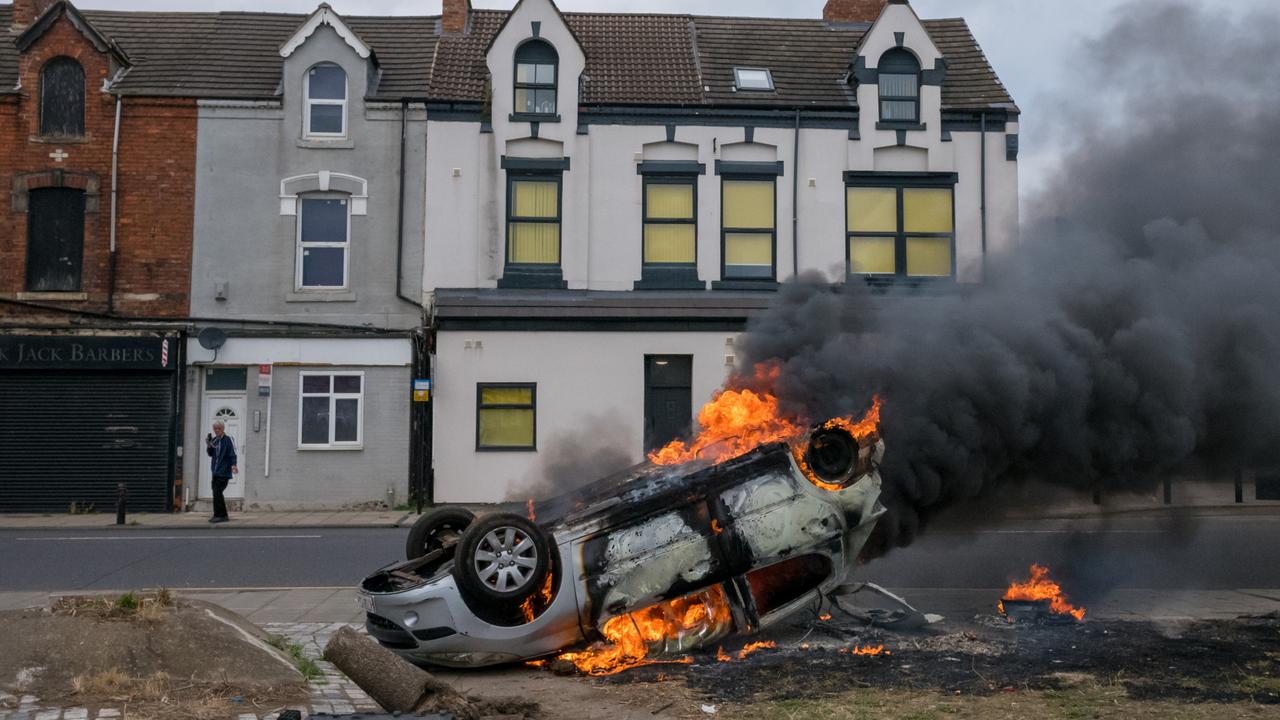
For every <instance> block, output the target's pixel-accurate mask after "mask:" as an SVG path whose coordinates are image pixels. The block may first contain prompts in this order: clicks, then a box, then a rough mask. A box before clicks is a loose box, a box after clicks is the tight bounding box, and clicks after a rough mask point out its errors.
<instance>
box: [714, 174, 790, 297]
mask: <svg viewBox="0 0 1280 720" xmlns="http://www.w3.org/2000/svg"><path fill="white" fill-rule="evenodd" d="M775 192H776V188H775V181H774V179H773V178H769V179H768V180H758V179H749V180H748V179H736V178H725V179H724V180H723V184H722V187H721V193H722V201H721V212H722V216H721V218H722V219H721V233H722V235H721V246H722V248H723V256H722V260H721V262H722V273H721V274H722V277H724V278H725V279H726V280H772V279H774V277H775V274H774V268H775V252H774V251H775V246H776V240H777V232H776V225H777V223H776V216H777V210H776V207H775V200H776V197H775Z"/></svg>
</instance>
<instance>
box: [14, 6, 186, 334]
mask: <svg viewBox="0 0 1280 720" xmlns="http://www.w3.org/2000/svg"><path fill="white" fill-rule="evenodd" d="M6 16H7V17H6ZM0 25H3V27H5V28H6V29H7V31H8V33H9V36H10V38H11V40H12V46H11V47H8V46H6V47H4V48H0V187H2V188H5V189H6V190H7V192H5V193H4V194H3V196H0V299H4V300H17V301H22V302H30V303H35V304H39V305H47V306H51V307H58V308H62V309H64V310H67V311H89V312H93V313H104V314H113V315H120V316H122V317H150V318H159V317H174V318H181V317H185V316H186V315H187V313H188V295H189V292H190V285H191V282H190V269H191V226H192V213H193V204H194V198H195V187H194V177H195V134H196V104H195V100H194V99H182V98H171V97H164V98H151V97H145V96H137V95H126V94H124V93H122V92H120V91H119V90H118V89H117V88H115V87H113V86H114V85H115V84H116V83H115V81H116V80H117V79H119V78H121V77H123V76H125V75H127V73H128V72H129V71H130V70H132V63H131V60H130V58H129V56H128V55H126V54H125V51H124V50H123V49H121V47H120V46H119V45H117V43H116V41H115V40H113V39H112V38H109V37H107V36H105V35H103V34H102V33H101V32H100V31H99V30H98V29H97V28H96V27H95V26H94V25H93V24H92V23H91V22H89V21H88V20H87V19H85V17H84V16H83V15H81V14H80V13H79V12H78V11H77V10H76V9H75V8H74V6H72V5H71V4H70V3H67V2H64V1H63V0H56V1H55V2H49V0H16V1H15V3H14V4H13V5H12V6H9V7H8V8H6V7H3V6H0ZM0 44H3V43H0ZM5 53H13V54H14V57H12V58H5V57H3V54H5ZM6 60H7V61H8V62H5V61H6ZM4 66H8V67H4ZM77 66H78V70H79V71H78V72H77ZM14 70H16V77H6V75H7V74H9V73H11V72H13V71H14ZM61 75H67V76H69V80H70V82H69V83H67V82H64V80H65V79H64V78H62V77H61ZM81 75H82V76H83V83H82V87H81V88H80V89H81V90H82V92H81V93H80V94H79V97H78V98H76V97H72V98H57V97H51V95H54V94H55V93H54V92H53V90H52V89H51V86H54V85H56V84H57V83H59V82H64V84H75V85H80V76H81ZM63 105H66V106H65V107H63ZM77 106H78V107H77ZM117 112H118V114H119V125H118V144H117V124H116V123H117V120H116V118H117ZM53 115H58V117H51V116H53ZM67 115H70V117H66V116H67ZM113 159H114V160H115V161H116V162H115V165H114V167H115V173H114V177H115V178H116V181H115V183H114V184H113V182H112V178H113ZM59 190H61V191H62V192H56V191H59ZM40 191H45V192H40ZM51 191H53V192H51ZM113 191H114V193H115V206H114V207H115V210H114V213H113V203H112V199H113V198H112V194H113ZM33 193H34V195H35V198H36V200H35V206H34V210H33V204H32V198H33ZM77 195H78V196H79V198H77V197H76V196H77ZM55 196H61V197H55ZM81 204H82V205H83V211H82V212H83V223H82V224H81V223H76V225H77V226H78V227H79V226H81V225H82V227H83V233H82V236H81V237H79V238H77V237H76V232H75V229H76V228H66V227H56V228H48V226H47V224H42V222H41V218H40V217H39V213H40V212H43V211H44V208H45V207H51V206H57V207H58V208H60V209H61V208H63V206H64V205H65V206H66V207H67V208H70V212H71V213H73V214H75V215H77V216H78V215H80V214H81V210H80V206H81ZM64 214H65V213H64ZM113 215H114V217H113ZM113 219H114V223H113ZM33 220H34V221H35V227H33V225H32V221H33ZM113 224H114V231H115V232H114V237H113V232H112V229H113ZM42 232H53V233H54V234H57V233H68V232H69V233H70V237H66V236H59V237H57V238H55V240H56V241H57V242H58V243H59V245H60V247H59V248H57V249H58V250H63V251H69V252H70V257H66V256H65V255H62V254H60V255H58V257H52V256H51V255H52V254H51V253H44V254H42V253H41V251H40V249H39V248H36V251H35V252H34V253H33V252H32V246H31V241H32V239H33V237H35V238H39V237H41V233H42ZM33 233H34V235H33ZM77 240H79V241H80V242H79V247H76V245H77ZM113 253H114V255H115V258H114V262H113V258H112V255H113ZM77 254H78V255H79V257H80V263H78V266H77V263H75V262H74V261H75V259H76V257H75V256H76V255H77ZM64 257H65V260H64V259H63V258H64ZM59 260H62V262H59ZM50 264H51V265H52V266H50ZM17 307H18V306H14V305H8V306H7V308H6V310H5V313H6V314H13V313H14V312H15V311H16V308H17ZM21 311H22V312H24V313H26V312H37V313H41V314H44V313H43V312H42V311H39V310H35V309H34V308H30V307H28V308H22V309H21Z"/></svg>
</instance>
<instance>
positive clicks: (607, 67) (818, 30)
mask: <svg viewBox="0 0 1280 720" xmlns="http://www.w3.org/2000/svg"><path fill="white" fill-rule="evenodd" d="M10 13H11V6H9V5H0V28H5V27H7V26H8V24H9V17H10ZM84 15H85V17H87V18H88V19H89V21H90V22H91V23H93V25H94V26H95V27H96V28H97V29H98V30H99V31H101V32H102V33H103V34H104V35H106V36H108V37H110V38H112V39H113V40H115V42H116V43H118V44H119V46H120V47H121V48H122V49H123V50H124V51H125V52H126V53H127V54H128V55H129V57H130V59H131V60H132V61H133V64H134V66H133V68H132V69H131V70H130V71H129V73H128V74H127V75H126V76H125V78H124V80H123V81H121V83H120V84H119V86H118V88H119V91H120V92H122V93H124V94H134V95H158V96H173V97H202V98H230V99H237V98H239V99H267V98H273V97H276V96H277V93H278V91H279V84H280V72H281V65H282V62H283V61H282V59H281V58H280V55H279V48H280V46H281V45H282V44H283V43H284V42H285V41H286V40H287V39H288V38H289V36H290V35H292V34H293V32H294V31H295V30H296V29H297V28H298V27H299V26H300V25H301V24H302V23H303V21H305V20H306V17H307V16H305V15H299V14H283V13H248V12H223V13H186V12H123V11H102V10H86V11H84ZM507 15H508V13H507V12H506V11H500V10H475V11H474V12H473V14H472V18H471V26H470V32H469V33H468V34H467V35H458V36H442V35H440V31H439V17H438V16H428V17H391V16H384V17H344V18H343V19H344V20H345V21H346V22H347V24H348V25H349V26H350V27H351V29H352V30H353V31H355V32H356V33H357V34H358V35H359V36H360V37H361V39H363V40H364V41H365V42H366V43H368V44H369V45H370V46H371V47H372V48H373V51H374V54H375V55H376V57H377V59H378V62H379V64H380V67H381V70H382V74H381V78H380V82H379V83H378V85H377V89H376V91H375V94H374V98H375V99H383V100H398V99H401V98H414V99H430V100H433V101H441V102H456V103H482V102H484V100H485V92H486V91H485V87H486V83H487V74H488V73H487V68H486V67H485V59H484V54H485V51H486V49H487V48H488V46H489V43H490V41H491V40H492V38H493V36H494V34H495V33H496V32H497V31H498V29H499V28H500V27H501V25H502V23H503V21H504V20H505V19H506V17H507ZM564 17H565V20H566V22H568V24H569V26H570V28H571V29H572V30H573V32H574V34H575V35H576V36H577V37H578V38H579V40H580V41H581V42H582V44H583V46H584V47H583V49H584V51H585V52H586V56H587V68H586V72H585V78H584V80H583V97H582V102H583V104H586V105H652V106H668V107H670V106H683V107H714V106H752V107H813V108H829V109H834V108H848V107H851V106H852V105H853V104H854V100H853V96H852V92H851V90H852V88H850V87H849V86H847V85H845V84H844V83H843V82H842V79H843V78H844V77H845V75H846V73H847V71H848V68H849V64H850V61H851V59H852V56H853V52H854V49H855V48H856V47H857V45H858V42H859V40H860V39H861V37H862V35H863V33H865V31H866V29H865V27H863V26H848V25H843V26H840V25H831V24H828V23H826V22H824V21H822V20H817V19H815V20H806V19H798V20H797V19H769V18H740V17H705V16H693V15H672V14H667V15H663V14H603V13H564ZM924 23H925V27H926V28H927V30H928V31H929V34H930V36H931V37H932V38H933V40H934V42H935V43H936V44H937V45H938V47H939V49H940V50H941V51H942V52H943V54H944V56H945V57H946V59H947V63H948V74H947V81H946V83H945V84H944V86H943V92H942V100H943V109H944V110H977V109H984V108H991V107H1009V108H1012V107H1013V99H1012V98H1011V97H1010V96H1009V93H1008V92H1007V90H1005V88H1004V86H1003V85H1002V84H1001V83H1000V80H999V78H998V77H997V76H996V73H995V71H994V70H993V69H992V68H991V66H990V64H989V63H988V62H987V59H986V56H985V55H984V54H983V52H982V49H981V48H980V47H979V46H978V44H977V42H976V40H975V39H974V38H973V35H972V34H971V33H970V32H969V28H968V25H967V24H966V23H965V22H964V20H960V19H949V20H926V21H924ZM735 66H739V67H767V68H769V69H770V70H771V71H772V73H773V77H774V82H775V86H776V88H777V90H776V92H773V93H758V92H734V90H733V68H734V67H735ZM16 76H17V56H16V52H15V49H14V48H13V46H12V43H11V42H6V41H4V40H0V92H7V91H10V90H11V89H12V88H13V86H14V84H15V83H16Z"/></svg>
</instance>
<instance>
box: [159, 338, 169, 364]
mask: <svg viewBox="0 0 1280 720" xmlns="http://www.w3.org/2000/svg"><path fill="white" fill-rule="evenodd" d="M160 366H161V367H169V338H165V339H164V340H162V341H161V342H160Z"/></svg>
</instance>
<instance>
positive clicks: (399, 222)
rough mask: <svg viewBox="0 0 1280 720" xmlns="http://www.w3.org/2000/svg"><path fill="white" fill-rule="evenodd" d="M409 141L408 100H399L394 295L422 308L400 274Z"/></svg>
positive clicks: (402, 265) (402, 264)
mask: <svg viewBox="0 0 1280 720" xmlns="http://www.w3.org/2000/svg"><path fill="white" fill-rule="evenodd" d="M408 141H409V101H408V100H401V101H400V197H399V199H398V204H399V207H398V208H397V216H396V297H398V298H400V299H401V300H403V301H405V302H407V303H409V304H410V305H412V306H414V307H415V308H418V310H419V311H421V310H422V305H421V303H419V302H418V301H417V300H414V299H413V298H411V297H408V296H406V295H405V294H404V280H403V279H402V278H401V276H402V275H403V273H404V193H405V189H406V187H405V186H406V185H408V183H406V182H405V177H404V168H405V153H406V146H407V144H408Z"/></svg>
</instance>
